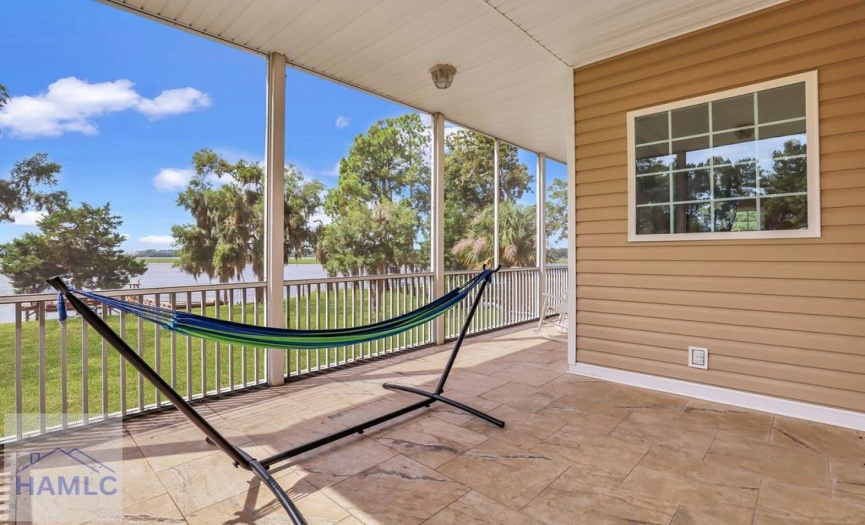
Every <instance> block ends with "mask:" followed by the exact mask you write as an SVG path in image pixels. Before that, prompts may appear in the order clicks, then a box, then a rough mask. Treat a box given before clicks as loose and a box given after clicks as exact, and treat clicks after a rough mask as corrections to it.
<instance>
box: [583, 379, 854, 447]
mask: <svg viewBox="0 0 865 525" xmlns="http://www.w3.org/2000/svg"><path fill="white" fill-rule="evenodd" d="M569 371H570V372H571V373H572V374H576V375H580V376H586V377H594V378H597V379H605V380H607V381H613V382H614V383H622V384H625V385H631V386H636V387H640V388H648V389H651V390H658V391H660V392H667V393H669V394H677V395H680V396H687V397H693V398H697V399H704V400H706V401H714V402H716V403H724V404H727V405H733V406H737V407H742V408H749V409H751V410H759V411H761V412H769V413H770V414H777V415H780V416H788V417H794V418H797V419H805V420H808V421H815V422H817V423H826V424H828V425H835V426H839V427H845V428H852V429H854V430H861V431H865V413H862V412H854V411H852V410H841V409H839V408H832V407H827V406H822V405H814V404H811V403H803V402H801V401H792V400H789V399H782V398H779V397H772V396H766V395H763V394H754V393H752V392H743V391H741V390H732V389H730V388H722V387H718V386H711V385H704V384H701V383H692V382H690V381H682V380H680V379H670V378H667V377H660V376H653V375H650V374H641V373H638V372H629V371H626V370H618V369H615V368H607V367H603V366H597V365H589V364H585V363H576V364H571V365H569Z"/></svg>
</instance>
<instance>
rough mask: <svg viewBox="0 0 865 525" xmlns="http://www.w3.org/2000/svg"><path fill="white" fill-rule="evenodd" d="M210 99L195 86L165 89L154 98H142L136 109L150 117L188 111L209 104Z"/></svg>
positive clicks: (155, 117)
mask: <svg viewBox="0 0 865 525" xmlns="http://www.w3.org/2000/svg"><path fill="white" fill-rule="evenodd" d="M210 104H211V100H210V96H209V95H208V94H207V93H202V92H201V91H198V90H197V89H195V88H191V87H186V88H180V89H166V90H165V91H163V92H162V93H160V94H159V95H158V96H156V98H153V99H146V98H142V99H141V100H140V101H139V103H138V107H137V109H138V111H140V112H142V113H144V114H145V115H147V116H148V117H150V118H151V119H158V118H162V117H168V116H171V115H179V114H181V113H189V112H190V111H194V110H196V109H198V108H206V107H208V106H210Z"/></svg>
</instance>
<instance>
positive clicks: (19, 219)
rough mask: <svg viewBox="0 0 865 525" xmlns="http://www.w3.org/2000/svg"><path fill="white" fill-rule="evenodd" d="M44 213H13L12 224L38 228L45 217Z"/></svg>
mask: <svg viewBox="0 0 865 525" xmlns="http://www.w3.org/2000/svg"><path fill="white" fill-rule="evenodd" d="M45 215H46V214H45V212H44V211H25V212H20V211H16V212H13V213H12V224H14V225H16V226H36V223H37V222H39V220H40V219H42V218H43V217H45Z"/></svg>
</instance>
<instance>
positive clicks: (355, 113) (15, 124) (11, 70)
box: [0, 0, 566, 252]
mask: <svg viewBox="0 0 865 525" xmlns="http://www.w3.org/2000/svg"><path fill="white" fill-rule="evenodd" d="M2 25H3V31H0V49H3V50H4V52H3V53H2V55H0V84H3V85H5V86H6V88H7V90H8V91H9V94H10V99H9V102H8V104H7V106H6V107H5V108H3V109H2V110H0V178H5V177H7V176H8V173H9V170H10V169H11V168H12V167H13V165H14V164H15V162H17V161H20V160H24V159H26V158H29V157H30V156H32V155H33V154H35V153H40V152H41V153H46V154H47V155H48V158H49V160H50V161H51V162H56V163H59V164H60V165H61V166H62V167H63V169H62V172H61V174H60V177H59V178H60V182H59V185H58V189H62V190H65V191H67V192H68V193H69V196H70V197H71V199H72V200H73V202H75V203H80V202H88V203H90V204H94V205H101V204H104V203H105V202H110V203H111V209H112V212H113V213H115V214H117V215H120V216H121V217H122V219H123V225H122V226H121V228H120V231H121V233H122V234H124V235H125V236H126V237H127V241H126V242H125V243H124V246H123V247H124V249H126V250H128V251H131V252H134V251H138V250H144V249H166V248H169V247H170V235H171V226H172V225H173V224H182V223H186V222H190V221H191V216H190V215H189V214H188V212H186V211H185V210H183V209H182V208H179V207H178V206H177V204H176V198H177V193H178V191H179V190H181V189H182V187H183V186H184V183H185V182H186V181H187V180H188V179H189V177H190V175H191V173H192V166H191V158H192V155H193V153H195V152H196V151H198V150H200V149H201V148H205V147H207V148H210V149H212V150H214V151H216V152H217V153H220V154H222V155H223V156H224V157H225V158H226V159H228V160H229V161H232V162H233V161H236V160H238V159H241V158H243V159H245V160H248V161H256V162H257V161H261V160H263V158H264V130H265V127H264V124H265V87H266V86H265V75H266V63H265V59H264V58H263V57H259V56H256V55H252V54H250V53H246V52H243V51H240V50H237V49H234V48H231V47H228V46H225V45H222V44H218V43H215V42H211V41H209V40H206V39H204V38H201V37H197V36H194V35H191V34H189V33H185V32H183V31H180V30H178V29H175V28H171V27H168V26H165V25H162V24H159V23H156V22H153V21H150V20H146V19H144V18H142V17H138V16H134V15H132V14H129V13H126V12H123V11H120V10H118V9H115V8H111V7H108V6H105V5H102V4H99V3H97V2H95V1H77V2H70V1H66V0H10V1H6V2H4V3H3V24H2ZM286 86H287V87H286V90H287V95H286V162H287V163H291V164H295V165H296V166H297V167H298V168H300V170H301V171H302V172H303V174H304V175H305V176H306V177H309V178H316V179H319V180H321V181H322V182H323V183H324V184H325V186H327V187H333V186H335V185H336V182H337V175H338V173H337V166H338V164H339V160H340V159H341V158H342V157H343V156H344V155H346V154H347V153H348V150H349V148H350V147H351V144H352V141H353V139H354V137H355V136H356V135H358V134H360V133H363V132H365V131H366V130H367V129H368V128H369V126H370V125H372V124H373V123H375V122H376V121H378V120H381V119H384V118H390V117H395V116H399V115H402V114H405V113H407V112H409V111H410V110H409V109H407V108H405V107H403V106H400V105H398V104H395V103H392V102H389V101H386V100H383V99H381V98H378V97H375V96H373V95H369V94H366V93H363V92H361V91H357V90H354V89H350V88H347V87H344V86H341V85H339V84H336V83H334V82H330V81H327V80H323V79H320V78H317V77H314V76H312V75H309V74H306V73H303V72H299V71H296V70H293V69H291V68H289V69H288V73H287V80H286ZM519 156H520V160H521V161H523V162H525V163H526V164H527V165H528V167H529V170H530V172H532V173H534V171H535V165H536V156H535V155H534V154H533V153H531V152H528V151H524V150H520V153H519ZM565 173H566V168H565V166H563V165H561V164H559V163H556V162H552V161H549V162H548V164H547V182H548V183H551V182H552V180H553V179H554V178H556V177H559V178H563V177H564V176H565ZM533 199H534V193H533V192H532V193H530V194H527V195H525V196H524V201H525V202H526V203H531V202H533ZM36 219H37V214H35V213H32V212H31V213H25V214H22V215H20V216H19V217H18V218H17V219H16V223H15V224H8V223H3V224H0V243H2V242H8V241H9V240H11V239H13V238H15V237H18V236H20V235H22V234H23V233H25V232H28V231H37V228H36V226H35V220H36Z"/></svg>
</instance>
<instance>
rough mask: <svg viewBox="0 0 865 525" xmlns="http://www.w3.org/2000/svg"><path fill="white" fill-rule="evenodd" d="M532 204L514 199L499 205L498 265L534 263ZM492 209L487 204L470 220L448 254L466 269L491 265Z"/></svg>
mask: <svg viewBox="0 0 865 525" xmlns="http://www.w3.org/2000/svg"><path fill="white" fill-rule="evenodd" d="M535 215H536V214H535V207H534V206H523V205H521V204H519V203H517V202H514V201H504V202H502V203H500V205H499V235H500V236H501V239H500V248H501V251H502V253H501V258H500V262H501V263H502V266H505V267H511V266H533V265H534V264H535ZM494 217H495V216H494V210H493V207H492V206H487V207H486V208H484V209H483V210H481V212H480V213H479V214H478V215H477V216H476V217H475V218H474V219H472V221H471V223H470V224H469V229H468V231H467V232H466V234H465V236H464V237H463V238H462V239H460V240H459V241H457V242H456V243H455V244H454V246H453V248H452V250H451V251H452V253H453V254H454V256H456V258H457V259H458V260H459V261H460V263H462V264H463V265H464V266H465V267H466V268H469V269H479V268H480V267H481V266H484V265H486V266H488V267H489V266H492V264H493V221H494Z"/></svg>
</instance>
